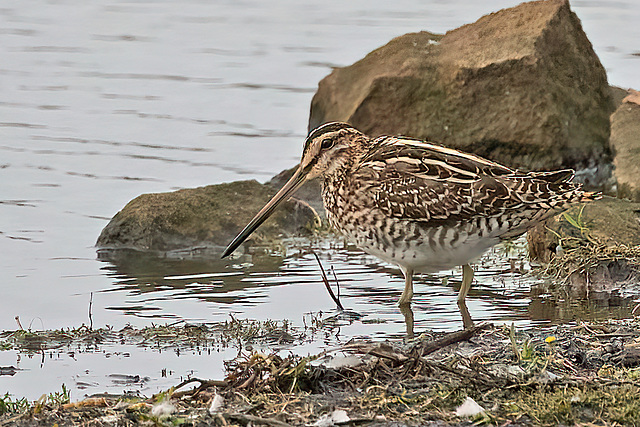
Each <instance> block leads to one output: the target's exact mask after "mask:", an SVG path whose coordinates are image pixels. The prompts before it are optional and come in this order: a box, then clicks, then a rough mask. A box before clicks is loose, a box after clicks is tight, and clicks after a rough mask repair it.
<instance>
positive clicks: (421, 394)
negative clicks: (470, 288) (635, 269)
mask: <svg viewBox="0 0 640 427" xmlns="http://www.w3.org/2000/svg"><path fill="white" fill-rule="evenodd" d="M232 323H233V322H232ZM272 326H273V325H271V326H266V327H264V325H263V326H262V327H258V326H257V325H254V326H253V327H249V328H243V329H241V331H240V332H241V333H240V334H235V335H234V337H235V338H234V339H236V338H238V337H239V336H242V335H243V334H246V335H245V338H240V339H241V340H242V339H255V337H256V336H262V337H263V338H265V339H269V340H270V339H271V338H267V337H269V336H282V335H283V334H282V331H281V332H279V333H276V334H275V335H273V334H272V335H269V334H265V331H269V330H270V328H271V329H273V328H272ZM282 326H283V325H282V324H280V329H286V330H287V333H288V334H290V335H291V337H294V339H295V337H299V336H300V335H299V334H298V333H297V331H295V330H293V329H292V328H291V327H290V326H288V325H287V326H286V327H284V328H283V327H282ZM234 327H236V328H238V327H239V325H238V324H237V323H235V324H234ZM172 328H174V327H158V328H156V329H155V330H152V329H146V330H133V333H132V334H133V335H136V334H140V335H141V336H145V337H146V338H145V339H147V340H150V341H151V342H156V343H157V342H158V340H160V341H163V340H165V339H166V340H167V342H169V341H174V340H176V339H178V340H180V339H181V338H179V335H180V334H179V333H178V332H177V331H175V330H172ZM190 329H191V332H192V334H191V335H192V338H193V339H194V340H195V341H198V342H200V343H202V340H203V339H211V337H210V336H202V335H199V334H201V332H202V331H203V330H204V329H203V328H202V327H198V326H195V327H190ZM276 329H277V328H276ZM252 330H253V331H254V332H251V333H249V332H250V331H252ZM118 332H120V331H118ZM183 332H185V331H183ZM272 332H273V330H272ZM184 335H185V336H186V335H189V334H187V333H186V332H185V334H184ZM197 337H199V338H197ZM184 340H186V338H184ZM195 341H194V342H195ZM273 342H277V341H273ZM283 353H284V352H282V351H281V352H275V351H274V352H272V353H261V352H256V351H253V350H250V351H249V350H245V351H242V352H241V354H240V356H238V357H237V358H235V359H234V360H230V361H228V362H226V371H227V374H226V377H225V378H222V379H202V378H189V379H187V380H185V381H183V382H182V383H181V384H176V386H175V387H172V388H171V389H169V390H166V391H165V392H163V393H160V394H158V395H156V396H152V397H150V398H147V399H144V398H140V397H135V396H113V395H100V396H92V397H91V398H89V399H86V400H83V401H81V402H73V403H69V402H62V400H59V401H57V402H56V401H55V400H50V401H44V402H41V404H40V405H35V404H31V405H26V407H25V405H14V406H11V403H12V401H11V399H10V398H9V397H8V396H5V398H4V400H0V408H5V409H3V410H2V411H0V412H3V414H2V415H0V425H32V424H42V425H52V424H55V423H57V424H58V425H77V424H82V423H84V424H86V425H114V424H117V425H134V424H137V423H141V422H144V423H149V424H150V425H269V426H286V425H326V426H328V425H424V424H429V423H432V424H433V425H458V424H467V423H469V422H473V423H477V424H490V425H492V424H496V425H497V424H500V425H503V424H512V425H558V424H565V425H573V424H589V423H591V424H590V425H639V424H640V401H639V400H638V399H637V395H638V393H639V392H640V367H639V366H640V322H638V321H636V320H627V321H610V322H607V323H600V324H579V325H573V326H570V325H563V326H556V327H553V328H534V329H530V330H516V329H515V328H514V327H513V326H508V325H503V326H494V325H480V326H478V327H475V328H472V329H468V330H464V331H458V332H455V333H452V334H442V333H431V332H425V333H423V334H422V335H420V336H419V337H418V338H416V339H415V340H412V341H409V342H404V343H403V342H364V341H354V342H350V343H348V344H346V345H343V346H339V347H335V348H331V349H327V350H325V351H324V352H323V353H321V354H317V355H311V356H300V355H294V354H283ZM467 398H470V399H473V401H474V402H476V403H477V404H478V405H480V406H481V409H482V410H478V411H476V413H475V414H474V415H472V416H471V417H470V418H467V417H459V416H458V415H456V408H458V407H459V406H460V405H461V404H462V403H463V402H464V401H465V400H467ZM14 403H15V402H14ZM23 403H24V402H23ZM3 405H4V406H3Z"/></svg>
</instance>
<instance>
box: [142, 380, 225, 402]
mask: <svg viewBox="0 0 640 427" xmlns="http://www.w3.org/2000/svg"><path fill="white" fill-rule="evenodd" d="M193 382H199V383H200V385H199V386H198V387H196V388H194V389H191V390H185V391H177V390H179V389H181V388H182V387H184V386H185V385H187V384H190V383H193ZM228 385H229V383H228V382H227V381H224V380H222V381H221V380H202V379H200V378H189V379H188V380H184V381H182V382H181V383H180V384H178V385H177V386H175V387H174V388H173V389H174V390H175V391H174V392H173V393H172V394H171V396H172V397H175V398H180V397H182V396H185V395H190V394H195V393H198V392H199V391H201V390H204V389H206V388H209V387H227V386H228ZM155 398H156V396H153V397H152V398H151V399H149V400H154V399H155Z"/></svg>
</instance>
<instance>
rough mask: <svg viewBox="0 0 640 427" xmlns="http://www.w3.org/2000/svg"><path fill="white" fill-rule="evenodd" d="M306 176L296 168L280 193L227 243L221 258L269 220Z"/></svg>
mask: <svg viewBox="0 0 640 427" xmlns="http://www.w3.org/2000/svg"><path fill="white" fill-rule="evenodd" d="M306 175H307V174H306V173H305V172H303V171H302V169H301V168H298V170H296V171H295V173H294V174H293V175H292V176H291V178H289V181H287V183H286V184H285V185H284V186H283V187H282V188H281V189H280V191H278V192H277V193H276V195H275V196H273V197H272V198H271V200H269V202H268V203H267V204H266V205H264V207H263V208H262V209H260V212H258V213H257V214H256V216H255V217H253V219H252V220H251V222H249V224H247V226H246V227H245V228H244V229H243V230H242V231H241V232H240V234H238V235H237V236H236V238H235V239H233V241H232V242H231V243H229V246H227V249H225V250H224V253H223V254H222V258H225V257H227V256H229V255H231V254H232V253H233V251H235V250H236V249H237V248H238V246H240V245H241V244H242V242H244V241H245V240H246V239H247V237H249V236H250V235H251V233H253V232H254V231H255V229H256V228H258V227H259V226H260V224H262V223H263V222H265V221H266V220H267V218H269V216H270V215H271V214H272V213H273V211H274V210H275V209H276V208H277V207H278V205H279V204H280V203H282V201H283V200H286V199H287V197H288V196H289V195H291V193H293V192H294V191H296V190H297V189H298V188H299V187H300V186H301V185H302V184H303V183H304V181H305V177H306Z"/></svg>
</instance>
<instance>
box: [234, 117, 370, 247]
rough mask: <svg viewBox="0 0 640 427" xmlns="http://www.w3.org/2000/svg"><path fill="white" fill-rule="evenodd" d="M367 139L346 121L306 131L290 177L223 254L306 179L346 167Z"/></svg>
mask: <svg viewBox="0 0 640 427" xmlns="http://www.w3.org/2000/svg"><path fill="white" fill-rule="evenodd" d="M368 141H369V139H368V138H367V137H366V136H365V135H364V134H363V133H362V132H360V131H359V130H357V129H355V128H354V127H352V126H351V125H349V124H347V123H339V122H334V123H327V124H324V125H322V126H320V127H318V128H317V129H314V130H313V131H311V132H310V133H309V136H307V138H306V139H305V141H304V149H303V150H302V160H301V161H300V165H299V166H298V169H297V170H296V171H295V172H294V174H293V175H292V176H291V178H290V179H289V181H287V183H286V184H285V185H284V186H283V187H282V188H281V189H280V191H278V193H276V195H275V196H273V197H272V198H271V200H269V202H268V203H267V204H266V205H265V206H264V207H263V208H262V209H261V210H260V212H258V213H257V214H256V216H255V217H254V218H253V219H252V220H251V221H250V222H249V224H248V225H247V226H246V227H245V228H244V229H243V230H242V231H241V232H240V234H238V235H237V236H236V238H235V239H233V241H232V242H231V243H230V244H229V246H227V248H226V249H225V251H224V253H223V254H222V257H223V258H224V257H226V256H227V255H230V254H231V253H232V252H233V251H234V250H235V249H236V248H237V247H238V246H240V244H242V242H244V241H245V240H246V239H247V237H249V236H250V235H251V233H253V231H254V230H255V229H256V228H258V227H259V226H260V224H262V223H263V222H264V221H266V220H267V218H269V216H270V215H271V214H272V213H273V211H274V210H275V209H276V207H277V206H278V205H279V204H280V203H282V202H283V201H284V200H286V199H287V198H288V197H289V196H290V195H291V194H293V193H294V192H295V191H296V190H297V189H298V188H300V186H302V184H304V183H305V182H306V181H308V180H310V179H313V178H316V177H318V176H322V177H327V176H330V175H332V174H333V173H335V172H336V171H338V170H340V169H342V168H345V167H348V165H350V164H351V163H352V162H353V161H354V160H355V158H356V157H357V156H358V155H359V154H360V153H362V152H363V151H364V150H365V149H366V146H367V142H368Z"/></svg>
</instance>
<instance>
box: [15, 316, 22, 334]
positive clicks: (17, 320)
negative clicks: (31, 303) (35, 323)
mask: <svg viewBox="0 0 640 427" xmlns="http://www.w3.org/2000/svg"><path fill="white" fill-rule="evenodd" d="M15 319H16V323H17V324H18V327H19V328H20V330H21V331H24V328H23V327H22V323H20V316H16V317H15Z"/></svg>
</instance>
